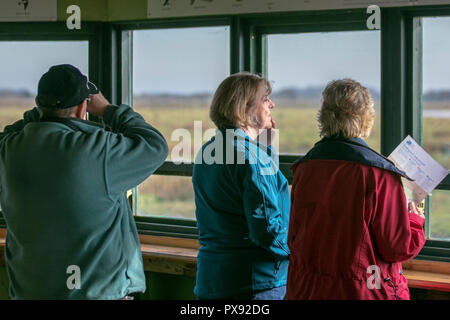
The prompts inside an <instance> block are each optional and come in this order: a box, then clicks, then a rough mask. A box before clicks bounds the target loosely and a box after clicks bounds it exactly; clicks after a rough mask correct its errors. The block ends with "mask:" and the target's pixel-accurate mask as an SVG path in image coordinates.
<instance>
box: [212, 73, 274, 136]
mask: <svg viewBox="0 0 450 320" xmlns="http://www.w3.org/2000/svg"><path fill="white" fill-rule="evenodd" d="M261 85H264V86H265V87H266V89H267V94H270V93H271V92H272V87H271V86H270V83H269V81H267V79H265V78H264V77H261V76H259V75H257V74H252V73H250V72H246V71H244V72H239V73H235V74H232V75H231V76H229V77H228V78H226V79H225V80H223V81H222V83H221V84H220V85H219V87H218V88H217V90H216V92H215V94H214V97H213V100H212V102H211V108H210V111H209V117H210V118H211V120H212V121H213V122H214V124H215V125H216V126H217V127H218V128H219V129H226V128H229V127H232V128H245V127H247V126H251V127H255V126H256V125H257V123H256V121H257V120H256V119H255V117H254V108H255V106H256V105H255V103H254V102H255V98H256V93H257V91H258V89H259V88H260V86H261Z"/></svg>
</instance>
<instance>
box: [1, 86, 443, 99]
mask: <svg viewBox="0 0 450 320" xmlns="http://www.w3.org/2000/svg"><path fill="white" fill-rule="evenodd" d="M368 89H369V91H370V94H371V95H372V98H373V99H374V100H376V101H379V100H380V93H379V91H378V90H375V89H371V88H368ZM322 90H323V88H322V87H307V88H295V87H292V88H283V89H280V90H276V91H273V92H272V94H271V98H273V99H283V100H317V99H319V100H320V98H321V96H322ZM212 95H213V94H212V93H209V92H200V93H192V94H175V93H148V94H140V95H136V96H135V98H140V99H145V98H153V99H155V98H156V99H158V100H160V99H161V100H167V99H169V100H174V101H176V100H185V101H186V99H189V100H209V99H211V97H212ZM34 96H35V93H33V92H31V91H29V90H27V89H2V88H0V97H16V98H31V97H34ZM423 100H424V101H450V89H446V90H430V91H427V92H425V93H424V94H423Z"/></svg>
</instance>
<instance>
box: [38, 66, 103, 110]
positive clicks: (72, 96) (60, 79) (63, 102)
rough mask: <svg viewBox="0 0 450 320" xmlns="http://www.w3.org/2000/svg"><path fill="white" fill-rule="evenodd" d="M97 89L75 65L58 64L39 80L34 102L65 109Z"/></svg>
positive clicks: (47, 106) (81, 100) (41, 105)
mask: <svg viewBox="0 0 450 320" xmlns="http://www.w3.org/2000/svg"><path fill="white" fill-rule="evenodd" d="M98 92H99V90H98V89H97V87H96V86H95V84H93V83H92V82H89V80H88V78H87V77H86V76H85V75H83V74H82V73H81V71H80V70H78V69H77V68H76V67H74V66H72V65H70V64H60V65H56V66H53V67H51V68H50V69H49V70H48V71H47V72H46V73H44V75H43V76H42V77H41V79H40V80H39V84H38V93H37V96H36V104H37V105H38V106H39V107H46V108H56V109H65V108H70V107H74V106H77V105H79V104H80V103H81V102H83V100H85V99H87V98H88V97H89V95H90V94H96V93H98Z"/></svg>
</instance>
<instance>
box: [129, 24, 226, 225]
mask: <svg viewBox="0 0 450 320" xmlns="http://www.w3.org/2000/svg"><path fill="white" fill-rule="evenodd" d="M229 52H230V45H229V27H228V26H220V27H201V28H177V29H157V30H139V31H133V108H134V109H135V110H136V111H137V112H139V113H140V114H141V115H142V116H143V117H144V119H146V120H147V121H148V122H149V123H150V124H152V125H153V126H154V127H155V128H157V129H158V130H160V131H161V133H162V134H163V135H164V137H165V138H166V140H167V142H168V144H169V155H168V159H169V160H180V159H183V160H185V161H189V162H190V161H192V160H193V159H194V157H195V153H196V151H197V149H195V150H194V142H195V141H197V144H196V147H197V148H198V147H201V145H202V144H203V142H206V141H205V139H203V138H206V137H204V134H205V131H206V130H207V129H210V128H214V124H213V123H212V121H210V119H209V106H210V103H211V100H212V95H213V94H214V91H215V90H216V88H217V87H218V85H219V84H220V82H222V80H224V79H225V78H226V77H227V76H228V75H229V70H230V64H229V61H230V54H229ZM194 122H196V123H197V125H198V126H199V127H198V128H197V130H195V132H194ZM177 129H178V130H177ZM183 132H184V133H187V135H186V134H184V135H183V134H182V133H183ZM180 144H181V145H185V144H187V145H188V148H186V149H185V151H186V152H176V150H179V149H180V148H178V149H177V148H175V147H176V146H177V145H178V146H181V145H180ZM174 150H175V151H174ZM188 150H189V151H188ZM172 152H174V155H172ZM194 210H195V207H194V196H193V189H192V182H191V180H190V178H186V177H168V176H152V177H150V178H149V179H148V180H147V181H145V182H144V183H143V184H142V185H141V186H140V187H139V194H138V209H137V212H138V215H157V216H167V217H184V218H189V219H195V211H194Z"/></svg>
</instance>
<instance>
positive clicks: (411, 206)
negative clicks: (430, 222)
mask: <svg viewBox="0 0 450 320" xmlns="http://www.w3.org/2000/svg"><path fill="white" fill-rule="evenodd" d="M408 210H409V212H412V213H414V214H417V215H418V216H419V217H421V218H422V219H425V216H424V214H423V211H422V209H419V208H418V207H417V206H416V204H415V203H414V201H411V202H410V203H408Z"/></svg>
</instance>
